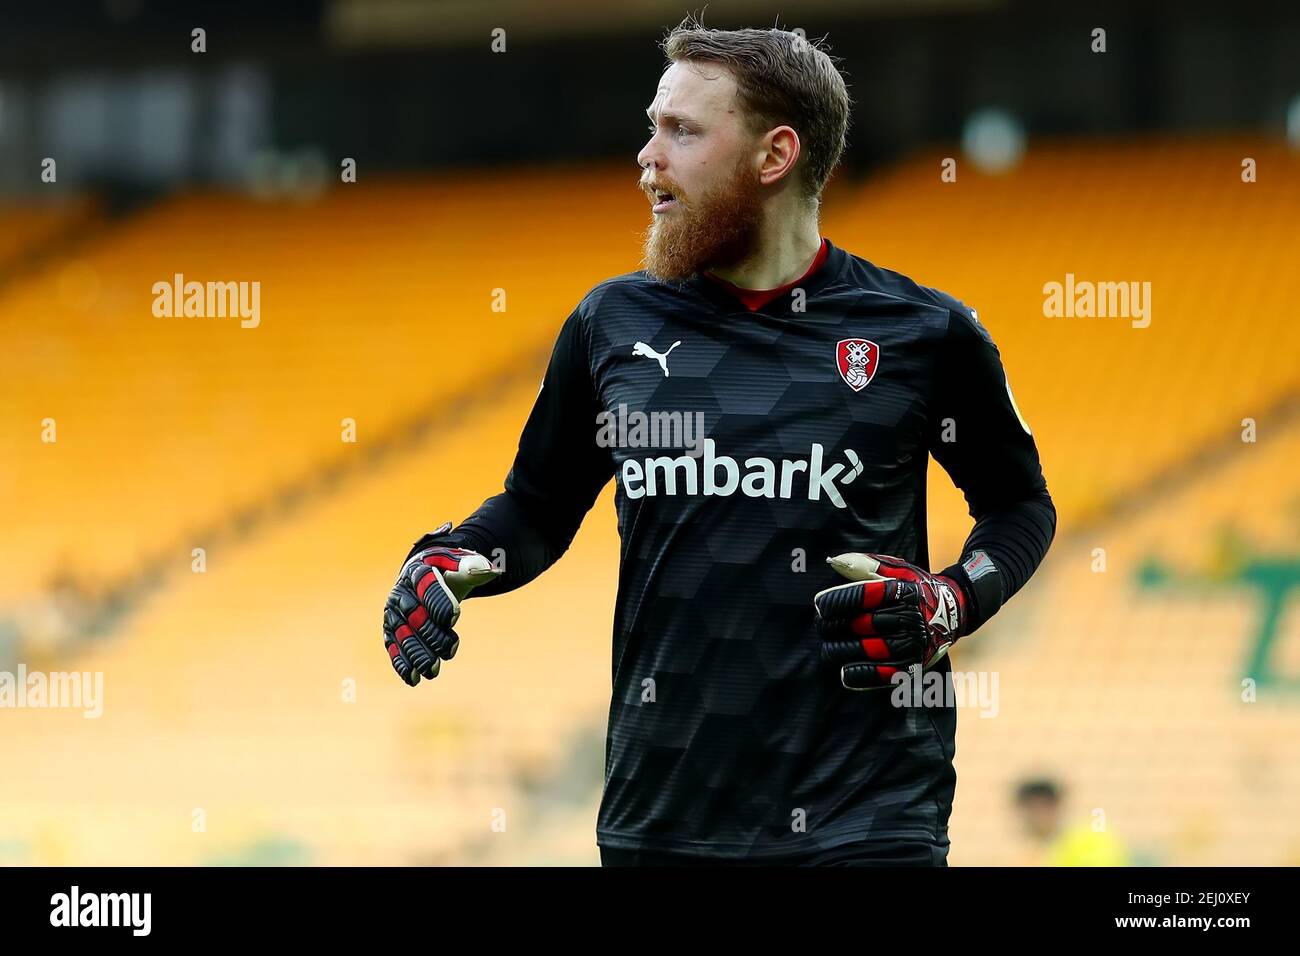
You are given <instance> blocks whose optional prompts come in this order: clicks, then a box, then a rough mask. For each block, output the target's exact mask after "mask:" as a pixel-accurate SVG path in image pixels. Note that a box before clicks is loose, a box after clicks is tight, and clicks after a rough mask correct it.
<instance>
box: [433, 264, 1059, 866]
mask: <svg viewBox="0 0 1300 956" xmlns="http://www.w3.org/2000/svg"><path fill="white" fill-rule="evenodd" d="M696 426H700V428H697V427H696ZM700 429H702V430H700ZM930 455H933V456H934V458H935V459H936V460H937V461H938V462H939V463H940V464H941V465H942V466H943V467H944V468H945V469H946V470H947V471H948V473H949V474H950V475H951V477H952V479H953V480H954V482H955V483H956V484H957V485H958V486H959V487H960V488H961V489H962V490H963V491H964V492H965V494H966V497H967V501H968V502H969V504H970V506H971V513H972V515H973V516H974V517H975V518H976V525H975V529H974V531H973V532H972V535H971V538H970V539H969V540H968V541H967V544H966V548H965V553H967V554H968V553H970V552H972V551H974V550H976V549H980V550H983V551H984V552H985V553H986V554H987V555H988V556H989V558H990V559H991V560H992V563H993V564H994V565H995V566H996V567H997V569H998V572H997V573H995V574H990V575H977V576H979V577H981V578H982V579H983V580H982V583H981V584H979V585H978V586H976V585H975V584H973V583H972V582H971V580H970V578H969V577H968V576H966V575H965V573H964V572H963V571H962V569H961V567H960V564H958V565H954V566H953V567H952V568H950V569H949V570H948V571H947V572H946V573H950V574H952V575H953V576H954V577H956V578H957V579H958V580H959V582H961V583H962V585H963V587H966V588H967V589H968V593H969V594H970V596H971V599H972V604H973V606H974V609H975V610H974V615H975V618H976V621H975V623H976V624H978V623H979V622H981V621H983V620H985V619H987V618H988V616H989V615H991V614H992V613H993V612H994V611H996V610H997V607H998V605H1000V604H1001V603H1002V601H1004V600H1006V599H1007V598H1009V597H1010V596H1011V594H1013V593H1014V592H1015V591H1016V590H1017V589H1018V588H1019V587H1020V586H1021V585H1022V584H1023V583H1024V581H1025V580H1026V579H1027V578H1028V577H1029V575H1030V574H1031V573H1032V572H1033V570H1034V568H1035V567H1036V566H1037V565H1038V563H1039V562H1040V561H1041V559H1042V557H1043V555H1044V553H1045V552H1046V550H1047V546H1048V544H1049V543H1050V540H1051V537H1052V534H1053V531H1054V527H1055V512H1054V510H1053V509H1052V505H1051V500H1050V498H1049V497H1048V496H1047V492H1046V485H1045V482H1044V480H1043V476H1042V471H1041V469H1040V466H1039V460H1038V453H1037V450H1036V448H1035V446H1034V441H1033V438H1032V437H1031V435H1030V433H1029V430H1028V428H1027V427H1026V426H1025V425H1024V423H1023V420H1022V419H1021V417H1020V415H1019V413H1018V411H1017V410H1016V408H1015V404H1014V402H1013V400H1012V398H1011V394H1010V391H1009V389H1008V386H1007V381H1006V378H1005V375H1004V373H1003V370H1002V365H1001V361H1000V359H999V355H998V352H997V349H996V348H995V347H994V345H993V342H992V340H991V339H990V338H989V336H988V333H987V332H985V330H984V328H983V327H982V326H981V325H980V323H979V321H978V319H977V317H976V315H975V313H974V312H973V311H972V310H970V309H968V308H967V307H966V306H964V305H962V304H961V303H960V302H958V301H956V300H955V299H953V298H951V297H949V296H947V295H945V294H944V293H942V292H937V291H935V290H933V289H928V288H924V287H922V286H919V285H917V284H916V283H914V282H912V281H911V280H909V279H907V278H905V277H904V276H901V275H899V274H897V273H894V272H890V271H888V270H885V269H881V268H879V267H877V266H875V265H872V264H871V263H869V262H866V261H864V260H862V259H859V258H857V257H854V256H851V255H849V254H847V253H845V252H844V251H842V250H840V249H838V248H836V247H834V246H833V245H830V244H829V243H828V244H827V255H826V257H825V262H824V264H823V265H822V267H821V268H820V269H819V270H817V271H816V273H815V274H813V275H812V276H810V277H806V278H805V280H804V281H803V282H802V283H801V284H800V285H799V286H798V287H797V288H795V289H793V290H791V291H790V292H788V293H786V294H783V295H781V296H780V297H778V298H777V299H775V300H773V301H771V302H769V303H768V304H767V305H765V306H763V307H761V308H759V309H758V310H757V311H753V312H751V311H749V310H748V309H747V308H746V307H745V306H744V305H743V304H742V303H741V302H740V301H739V300H738V299H737V298H735V297H734V296H733V295H732V294H731V293H729V292H728V291H726V290H725V289H724V288H722V287H721V286H720V285H718V284H717V283H715V282H712V281H710V280H709V279H708V278H707V277H702V276H701V277H696V278H695V279H692V280H690V281H688V282H686V283H683V284H667V283H662V282H658V281H655V280H652V279H650V278H649V277H647V276H646V275H645V274H644V273H642V272H637V273H632V274H629V275H625V276H620V277H618V278H614V279H610V280H608V281H606V282H603V283H601V284H600V285H598V286H596V287H595V288H594V289H593V290H592V291H591V292H590V293H589V294H588V295H587V296H586V297H585V298H584V299H583V300H582V302H581V303H580V304H579V305H578V307H577V308H576V309H575V310H574V312H573V313H572V314H571V315H570V316H569V318H568V320H567V321H566V322H565V323H564V326H563V328H562V329H561V331H560V334H559V339H558V341H557V342H556V345H555V349H554V352H553V354H552V356H551V361H550V365H549V367H548V368H547V371H546V376H545V380H544V382H543V386H542V389H541V391H540V393H539V394H538V397H537V401H536V404H535V405H534V407H533V410H532V413H531V414H530V415H529V418H528V421H527V424H526V425H525V427H524V431H523V435H522V437H521V439H520V443H519V452H518V455H517V457H516V459H515V462H514V466H513V468H512V469H511V471H510V474H509V475H508V476H507V478H506V482H505V491H504V493H503V494H500V495H497V496H495V497H494V498H490V499H489V500H488V501H486V502H484V504H483V506H482V507H481V508H480V509H479V510H478V511H477V512H476V513H475V514H474V515H473V516H471V517H470V518H469V519H467V520H466V521H465V522H464V523H462V524H461V525H460V526H459V527H457V528H456V529H455V531H453V532H451V533H450V534H447V535H442V536H440V537H439V538H438V540H439V541H443V542H447V543H453V544H456V545H459V546H461V547H466V548H471V549H474V550H477V551H480V552H483V553H485V554H489V555H491V554H493V553H494V552H496V551H497V549H501V552H500V553H503V554H504V566H505V573H504V574H503V575H502V577H501V578H500V579H499V580H498V581H496V582H494V583H493V584H492V585H488V586H485V587H483V588H481V589H479V590H478V591H476V592H475V597H478V596H480V595H483V594H492V593H500V592H502V591H509V590H512V589H514V588H516V587H519V586H520V585H522V584H524V583H526V582H528V581H530V580H531V579H532V578H534V577H536V576H537V575H538V574H540V573H541V572H542V571H543V570H545V569H546V568H547V567H549V566H550V565H551V564H552V563H553V562H554V561H555V560H557V559H558V558H559V557H560V555H561V554H562V553H563V552H564V551H565V549H566V548H567V547H568V545H569V543H570V541H571V540H572V538H573V536H574V534H575V533H576V531H577V528H578V525H579V524H580V522H581V521H582V518H583V516H584V515H585V514H586V513H587V511H588V510H590V508H591V506H592V504H593V502H594V500H595V498H596V496H597V495H598V494H599V492H600V490H601V488H602V487H603V486H604V485H605V483H606V482H608V481H609V479H610V478H611V477H612V478H614V479H615V481H616V482H617V497H616V502H617V508H618V524H619V533H620V535H621V539H622V545H621V564H620V574H619V586H618V598H617V605H616V610H615V616H614V637H613V699H612V701H611V705H610V711H609V735H608V740H607V746H606V766H605V787H604V796H603V799H602V802H601V806H600V816H599V823H598V827H597V837H598V839H597V842H598V843H600V844H601V845H602V846H607V847H614V848H626V849H636V848H647V849H657V850H666V851H676V852H681V853H690V854H697V855H711V856H717V857H751V858H752V857H760V858H761V857H770V858H780V857H782V856H797V855H802V854H806V853H810V852H813V851H816V850H820V849H825V848H829V847H834V846H838V845H841V844H844V843H848V842H852V841H858V840H894V841H897V840H917V841H924V842H931V843H946V842H947V824H948V817H949V813H950V811H951V808H952V801H953V792H954V787H955V783H956V774H955V772H954V769H953V754H954V740H955V730H956V714H955V712H954V710H953V708H952V707H950V706H940V707H896V706H893V704H892V703H891V700H890V698H891V694H890V693H889V692H888V691H879V692H874V693H855V692H851V691H848V690H845V689H844V688H843V687H842V686H841V685H840V682H839V673H838V669H837V668H834V667H830V666H827V665H826V664H824V663H822V661H821V660H820V655H819V642H818V638H817V635H816V629H815V616H814V611H813V605H812V598H813V595H814V594H815V593H816V592H817V591H819V590H821V589H822V588H826V587H829V586H831V585H834V584H838V583H842V579H841V578H840V577H839V576H838V575H836V574H835V572H834V571H833V570H832V569H831V568H830V567H828V566H827V564H826V563H825V559H826V558H827V557H828V556H830V555H835V554H840V553H843V552H846V551H873V552H883V553H886V554H891V555H896V556H898V557H901V558H904V559H906V560H908V561H911V562H914V563H916V564H918V565H921V566H922V567H926V568H928V567H929V566H930V565H929V555H928V553H927V546H926V468H927V463H928V459H929V457H930ZM431 540H433V539H432V538H431V537H428V536H427V537H426V538H425V539H422V541H421V542H420V544H419V545H418V546H424V545H427V544H428V543H429V541H431ZM577 623H580V621H579V622H577ZM939 666H940V667H941V668H942V669H943V670H944V671H946V670H947V669H948V668H949V664H948V662H947V661H946V660H945V661H943V662H942V663H941V664H940V665H939Z"/></svg>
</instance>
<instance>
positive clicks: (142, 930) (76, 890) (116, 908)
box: [50, 885, 153, 936]
mask: <svg viewBox="0 0 1300 956" xmlns="http://www.w3.org/2000/svg"><path fill="white" fill-rule="evenodd" d="M152 911H153V894H152V893H82V892H81V887H79V886H75V885H74V886H73V887H72V890H71V892H68V893H55V894H54V895H53V896H51V897H50V925H51V926H59V927H76V926H92V927H99V926H127V927H130V928H131V935H132V936H148V935H149V931H150V929H151V928H152V923H153V920H152V918H151V915H152Z"/></svg>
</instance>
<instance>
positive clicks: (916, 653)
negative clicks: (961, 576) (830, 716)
mask: <svg viewBox="0 0 1300 956" xmlns="http://www.w3.org/2000/svg"><path fill="white" fill-rule="evenodd" d="M826 563H827V564H829V565H830V566H831V567H833V568H834V569H835V570H836V571H838V572H839V573H840V574H842V575H843V576H844V577H846V578H848V579H849V582H850V583H848V584H838V585H836V586H835V587H831V588H827V589H826V590H825V591H820V592H818V594H817V595H816V597H814V598H813V605H814V606H815V607H816V608H817V630H818V633H819V635H820V637H821V641H822V648H821V652H822V660H824V661H826V662H827V663H829V664H835V665H838V666H839V668H840V683H841V684H843V685H844V686H845V687H846V688H848V689H849V690H878V689H881V688H885V687H888V686H889V685H890V683H891V681H892V680H893V677H894V675H895V674H896V673H898V672H899V671H900V670H908V669H910V668H912V667H914V666H916V665H918V664H919V665H921V668H922V670H924V669H925V668H927V667H930V666H931V665H933V664H936V663H938V662H939V661H940V660H942V659H943V656H944V655H945V654H947V653H948V649H949V648H950V647H952V645H953V644H954V643H955V642H956V641H957V639H958V638H959V637H961V636H962V635H964V634H966V633H968V630H967V625H968V623H969V618H970V603H969V599H968V597H967V595H966V592H965V591H964V590H963V589H962V586H961V585H960V584H959V583H958V582H957V581H956V580H954V579H953V578H950V577H946V576H944V575H941V574H931V573H930V572H929V571H924V570H922V569H921V568H918V567H917V566H916V565H914V564H909V563H908V562H906V561H903V560H902V559H900V558H894V557H890V556H889V555H885V554H859V553H850V554H841V555H838V556H836V557H834V558H827V559H826Z"/></svg>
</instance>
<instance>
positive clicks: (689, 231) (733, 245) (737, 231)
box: [642, 162, 761, 282]
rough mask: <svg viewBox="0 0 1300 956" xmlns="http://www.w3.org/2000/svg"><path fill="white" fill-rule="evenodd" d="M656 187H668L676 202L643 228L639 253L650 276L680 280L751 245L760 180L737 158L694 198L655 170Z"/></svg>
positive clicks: (738, 256) (738, 257)
mask: <svg viewBox="0 0 1300 956" xmlns="http://www.w3.org/2000/svg"><path fill="white" fill-rule="evenodd" d="M643 188H644V187H643ZM655 188H657V189H662V190H664V191H666V192H671V193H672V194H673V196H674V198H676V200H677V208H676V209H674V210H673V211H671V212H669V213H667V214H663V215H659V216H655V217H654V219H653V221H652V222H651V223H650V225H649V226H648V227H647V228H646V232H645V246H644V251H643V255H642V259H643V262H644V264H645V270H646V272H648V273H649V274H650V275H651V276H653V277H654V278H656V279H659V280H662V281H666V282H681V281H683V280H685V279H689V278H690V277H691V276H693V275H696V274H698V273H701V272H704V271H706V270H709V269H718V268H725V267H727V266H733V265H736V264H737V263H739V262H742V261H743V260H744V259H745V258H746V257H747V256H748V255H749V254H750V252H751V251H752V250H753V248H754V245H755V241H756V239H757V237H758V226H759V222H760V219H761V210H760V208H759V196H760V186H759V182H758V174H757V173H755V172H754V171H753V170H751V169H750V168H749V167H748V165H747V163H745V162H740V163H737V164H736V168H735V170H734V171H733V172H732V175H731V179H730V180H728V181H727V182H724V183H723V184H722V185H721V186H719V187H718V188H716V189H714V190H712V191H711V192H709V193H707V194H706V195H704V196H701V197H700V198H699V199H698V200H697V199H687V198H686V197H685V196H684V194H683V193H682V192H681V191H680V189H679V188H678V187H677V184H676V183H675V182H674V181H673V180H672V179H670V178H668V177H667V176H656V177H655Z"/></svg>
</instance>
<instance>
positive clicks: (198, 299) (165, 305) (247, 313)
mask: <svg viewBox="0 0 1300 956" xmlns="http://www.w3.org/2000/svg"><path fill="white" fill-rule="evenodd" d="M150 291H152V292H153V295H154V299H153V314H154V317H155V318H159V319H179V318H186V319H205V318H206V319H224V318H226V317H227V316H230V317H231V318H234V317H235V316H238V317H239V319H240V323H239V326H240V328H244V329H255V328H257V327H258V326H259V325H260V324H261V323H262V283H260V282H207V283H204V282H186V281H185V276H184V275H183V274H182V273H180V272H178V273H176V275H174V276H173V277H172V281H171V282H155V283H154V284H153V288H152V289H151V290H150Z"/></svg>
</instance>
